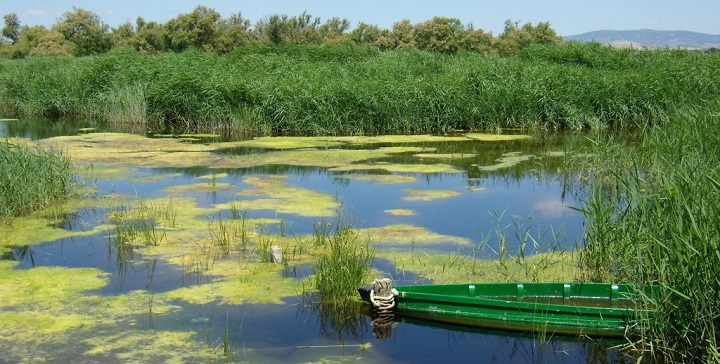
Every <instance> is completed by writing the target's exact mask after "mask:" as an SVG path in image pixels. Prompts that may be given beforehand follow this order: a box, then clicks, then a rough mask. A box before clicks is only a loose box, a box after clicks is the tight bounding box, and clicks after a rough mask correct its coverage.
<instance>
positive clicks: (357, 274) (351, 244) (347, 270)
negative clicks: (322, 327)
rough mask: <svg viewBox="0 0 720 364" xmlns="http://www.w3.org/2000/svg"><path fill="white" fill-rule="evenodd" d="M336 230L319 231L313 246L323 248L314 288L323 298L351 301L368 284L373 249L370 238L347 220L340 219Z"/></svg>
mask: <svg viewBox="0 0 720 364" xmlns="http://www.w3.org/2000/svg"><path fill="white" fill-rule="evenodd" d="M334 228H335V229H334V232H332V231H330V230H329V229H325V228H323V229H321V230H316V233H315V235H314V236H315V242H314V246H316V247H320V248H321V253H320V254H319V255H318V257H317V259H316V262H315V268H314V269H315V281H314V283H315V288H316V289H317V291H318V292H319V295H320V300H321V301H323V302H332V303H335V304H341V305H342V303H348V302H349V301H351V300H352V299H353V298H354V297H355V296H356V294H357V291H356V290H357V288H358V287H361V286H363V285H364V284H366V283H367V280H368V278H369V277H368V275H369V273H370V265H371V264H372V261H373V257H374V251H373V249H372V248H371V247H370V241H369V239H367V238H363V237H362V236H360V233H359V232H358V231H357V230H354V229H352V228H351V226H349V225H348V224H347V223H345V222H342V221H340V220H339V221H338V222H337V223H336V225H335V226H334Z"/></svg>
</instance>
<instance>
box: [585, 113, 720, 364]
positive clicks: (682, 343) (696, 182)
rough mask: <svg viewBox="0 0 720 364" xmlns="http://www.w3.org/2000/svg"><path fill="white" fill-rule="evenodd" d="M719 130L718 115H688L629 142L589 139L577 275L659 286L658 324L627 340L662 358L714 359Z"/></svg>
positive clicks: (717, 339)
mask: <svg viewBox="0 0 720 364" xmlns="http://www.w3.org/2000/svg"><path fill="white" fill-rule="evenodd" d="M719 128H720V116H719V115H718V114H707V113H691V114H687V115H685V116H684V117H682V118H678V119H673V120H672V122H671V123H670V124H668V125H667V127H666V128H662V129H660V128H653V129H651V130H648V131H647V133H646V136H645V138H644V141H643V142H642V145H641V146H640V147H639V148H637V149H628V148H620V147H618V145H619V143H618V142H616V141H600V142H598V153H597V154H596V155H597V158H598V159H597V160H596V161H595V163H593V165H592V166H593V167H594V169H592V174H591V175H590V181H593V187H592V188H591V189H590V192H589V196H588V198H587V200H586V201H585V203H584V205H583V208H582V209H583V212H584V213H585V215H586V220H587V228H586V238H585V247H584V249H583V250H582V255H581V259H582V264H583V268H584V269H585V275H586V278H587V279H591V280H611V281H619V282H621V281H626V282H633V283H638V284H642V283H648V282H656V283H658V284H660V285H661V286H662V288H663V290H661V292H662V294H661V295H660V296H659V297H648V300H652V301H654V304H656V305H657V306H658V307H659V310H660V315H659V318H660V320H661V321H660V324H659V325H654V324H652V325H651V324H650V323H648V325H647V327H645V328H644V330H645V334H644V335H643V337H642V340H641V341H640V342H638V343H633V346H635V347H636V348H638V349H640V350H648V351H650V350H652V355H663V356H664V357H665V358H666V359H669V360H670V361H678V362H681V361H682V362H717V361H718V360H720V355H719V354H718V353H720V345H719V343H720V316H718V315H717V313H718V312H720V298H719V297H720V280H718V277H720V254H719V253H718V252H720V234H719V232H720V218H719V216H720V174H719V173H718V170H717V168H716V166H717V165H718V164H719V163H720V138H719V137H718V134H717V130H718V129H719ZM598 166H599V167H598Z"/></svg>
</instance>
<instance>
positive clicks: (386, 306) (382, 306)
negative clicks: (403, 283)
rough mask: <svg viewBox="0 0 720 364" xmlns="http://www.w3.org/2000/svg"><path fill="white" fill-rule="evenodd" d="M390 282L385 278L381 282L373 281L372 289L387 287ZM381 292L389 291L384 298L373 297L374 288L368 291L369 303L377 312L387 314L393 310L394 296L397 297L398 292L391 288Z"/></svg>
mask: <svg viewBox="0 0 720 364" xmlns="http://www.w3.org/2000/svg"><path fill="white" fill-rule="evenodd" d="M389 281H390V280H389V279H387V278H385V279H382V280H377V279H376V280H374V281H373V287H385V288H387V287H389V283H390V282H389ZM383 291H389V294H388V295H386V296H378V295H375V288H373V289H371V290H370V303H372V305H373V307H375V309H376V310H377V311H379V312H388V311H392V309H393V308H395V296H397V295H398V291H397V290H396V289H395V288H392V289H390V290H383Z"/></svg>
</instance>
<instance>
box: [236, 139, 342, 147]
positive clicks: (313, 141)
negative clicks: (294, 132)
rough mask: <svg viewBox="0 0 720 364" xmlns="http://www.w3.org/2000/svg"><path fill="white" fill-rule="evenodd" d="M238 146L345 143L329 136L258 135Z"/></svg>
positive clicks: (324, 145) (336, 144)
mask: <svg viewBox="0 0 720 364" xmlns="http://www.w3.org/2000/svg"><path fill="white" fill-rule="evenodd" d="M235 144H236V146H241V147H252V148H265V149H303V148H320V149H327V148H333V147H339V146H340V145H342V144H343V143H342V142H341V141H338V140H333V139H332V138H329V137H258V138H254V139H251V140H245V141H241V142H238V143H235Z"/></svg>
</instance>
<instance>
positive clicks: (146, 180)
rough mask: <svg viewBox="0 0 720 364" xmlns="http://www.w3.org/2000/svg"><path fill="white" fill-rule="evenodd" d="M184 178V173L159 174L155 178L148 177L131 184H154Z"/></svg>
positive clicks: (134, 180) (135, 180)
mask: <svg viewBox="0 0 720 364" xmlns="http://www.w3.org/2000/svg"><path fill="white" fill-rule="evenodd" d="M180 176H182V173H163V174H157V175H154V176H147V177H142V178H135V179H132V180H130V182H133V183H152V182H160V181H165V180H168V179H172V178H177V177H180Z"/></svg>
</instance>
